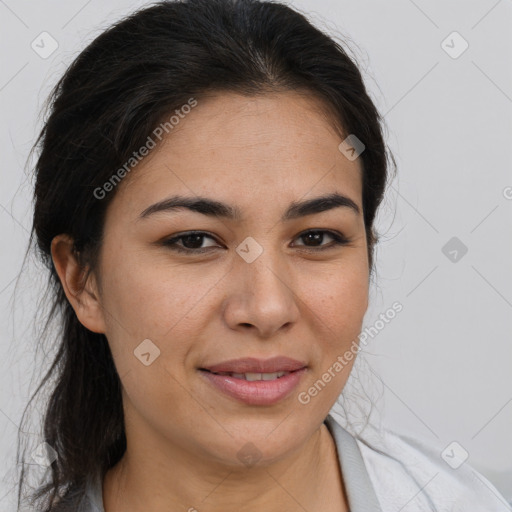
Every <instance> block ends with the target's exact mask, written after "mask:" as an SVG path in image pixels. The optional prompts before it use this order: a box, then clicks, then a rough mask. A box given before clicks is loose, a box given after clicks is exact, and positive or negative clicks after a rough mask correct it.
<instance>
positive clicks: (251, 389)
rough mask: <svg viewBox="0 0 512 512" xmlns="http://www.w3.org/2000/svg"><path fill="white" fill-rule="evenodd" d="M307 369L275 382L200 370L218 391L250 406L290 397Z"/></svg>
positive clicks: (272, 402) (267, 403)
mask: <svg viewBox="0 0 512 512" xmlns="http://www.w3.org/2000/svg"><path fill="white" fill-rule="evenodd" d="M306 370H307V368H301V369H300V370H296V371H294V372H291V373H289V374H288V375H285V376H284V377H280V378H278V379H274V380H257V381H248V380H245V379H237V378H235V377H231V376H230V375H216V374H215V373H211V372H208V371H205V370H200V372H201V374H203V375H204V376H205V378H206V379H208V381H209V382H210V383H211V384H213V385H214V386H215V387H216V388H217V389H219V390H220V391H222V392H223V393H225V394H226V395H229V396H231V397H233V398H236V399H237V400H240V401H241V402H244V403H246V404H249V405H272V404H275V403H277V402H279V401H280V400H283V399H284V398H285V397H286V396H288V395H289V394H290V393H291V392H292V391H293V390H294V389H295V388H296V387H297V386H298V384H299V381H300V379H301V377H302V375H303V374H304V373H305V372H306Z"/></svg>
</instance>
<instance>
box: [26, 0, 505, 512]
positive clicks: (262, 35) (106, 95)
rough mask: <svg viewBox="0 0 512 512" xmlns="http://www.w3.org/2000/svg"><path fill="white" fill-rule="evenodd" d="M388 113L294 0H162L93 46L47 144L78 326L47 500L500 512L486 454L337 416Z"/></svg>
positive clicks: (63, 266)
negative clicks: (449, 453)
mask: <svg viewBox="0 0 512 512" xmlns="http://www.w3.org/2000/svg"><path fill="white" fill-rule="evenodd" d="M380 122H381V119H380V116H379V114H378V112H377V110H376V108H375V106H374V105H373V103H372V101H371V100H370V98H369V96H368V95H367V93H366V90H365V87H364V84H363V81H362V78H361V75H360V72H359V70H358V69H357V66H356V65H355V64H354V63H353V62H352V61H351V59H350V58H349V57H348V56H347V55H346V53H345V51H344V50H343V48H342V47H341V46H340V45H339V44H337V43H336V42H334V41H333V40H332V39H331V38H329V37H328V36H327V35H325V34H323V33H322V32H320V31H319V30H318V29H316V28H314V27H313V26H312V25H311V24H310V23H309V22H308V21H307V20H306V18H304V17H303V16H302V15H300V14H299V13H297V12H295V11H294V10H292V9H290V8H289V7H287V6H284V5H281V4H278V3H270V2H264V1H250V0H239V1H237V2H234V1H230V0H188V1H183V2H179V3H178V2H161V3H158V4H156V5H154V6H151V7H148V8H146V9H143V10H141V11H139V12H136V13H134V14H133V15H131V16H130V17H128V18H127V19H124V20H122V21H121V22H119V23H117V24H116V25H115V26H113V27H112V28H110V29H109V30H107V31H106V32H104V33H103V34H102V35H100V36H99V37H98V38H97V39H96V40H95V41H93V42H92V43H91V44H90V45H89V46H88V47H87V48H86V49H85V50H84V51H83V52H82V53H81V54H80V55H79V56H78V58H77V59H76V60H75V62H73V64H72V65H71V66H70V67H69V69H68V70H67V72H66V74H65V75H64V76H63V78H62V79H61V80H60V81H59V83H58V84H57V86H56V88H55V90H54V92H53V95H52V103H51V112H50V115H49V117H48V119H47V122H46V124H45V126H44V129H43V131H42V133H41V135H40V138H39V141H38V142H39V146H40V155H39V159H38V162H37V167H36V188H35V211H34V226H33V233H34V235H35V240H36V242H37V246H38V248H39V250H40V253H41V256H42V258H43V260H44V261H45V262H46V263H47V265H48V268H49V271H50V280H51V285H52V286H53V290H54V292H55V307H54V310H53V312H54V313H61V314H62V334H61V339H60V350H59V351H58V354H57V357H56V360H55V362H54V364H53V366H52V367H51V369H50V372H49V373H48V375H47V378H49V377H50V376H53V377H55V375H57V380H56V385H55V387H54V389H53V390H52V394H51V399H50V401H49V404H48V408H47V411H46V415H45V424H44V440H45V443H46V444H45V445H44V447H45V449H47V455H48V456H49V455H50V454H52V455H53V456H52V457H51V460H50V461H48V462H51V465H50V466H49V467H50V468H51V474H50V475H49V477H50V478H48V480H47V481H46V482H45V485H43V486H41V487H40V489H39V492H38V493H37V494H35V495H34V497H33V498H34V499H33V500H32V501H33V503H34V504H36V506H37V510H44V511H52V512H55V511H62V510H66V511H68V510H69V511H71V510H73V511H75V510H80V511H87V512H93V511H94V512H96V511H100V512H103V511H104V512H120V511H122V512H135V511H151V512H159V511H169V510H173V511H174V510H188V511H194V510H198V511H202V510H205V511H206V510H208V511H217V510H219V511H220V510H222V511H225V510H239V511H240V510H242V511H259V510H261V511H263V510H264V511H265V512H272V511H277V510H288V511H299V510H301V511H304V510H308V511H315V510H323V511H324V512H342V511H343V512H345V511H348V510H350V511H351V512H362V511H365V512H372V511H373V512H377V511H389V510H404V511H405V510H410V511H412V510H418V511H420V510H421V511H423V510H425V511H426V510H471V511H472V512H476V511H484V510H485V511H486V512H490V511H501V510H503V503H501V502H500V501H499V500H498V499H497V498H496V496H495V495H494V494H493V492H496V495H497V491H495V489H494V488H493V487H492V486H491V484H490V483H488V482H487V481H486V480H485V479H484V478H483V477H482V476H481V475H478V474H476V473H475V472H474V471H473V470H472V469H471V468H469V466H467V465H466V464H464V465H462V466H461V467H459V468H458V469H457V471H454V470H452V469H450V468H449V467H448V466H447V465H446V464H445V463H444V461H442V459H441V458H440V456H439V454H438V452H437V451H435V450H434V449H433V448H430V447H426V446H423V445H422V444H421V443H418V442H416V441H414V440H412V439H406V438H405V437H400V436H397V435H393V434H391V433H387V432H381V433H379V435H378V436H377V437H376V438H375V440H374V442H373V443H366V442H363V440H362V439H359V438H358V437H356V436H354V435H352V434H350V433H349V431H348V430H345V429H344V428H343V427H342V426H341V424H340V423H339V422H338V420H337V419H336V418H335V417H334V416H333V415H331V414H330V410H331V408H332V406H333V405H334V403H335V402H336V399H337V398H338V396H339V395H340V393H341V392H342V390H343V388H344V386H345V383H346V381H347V379H348V376H349V374H350V371H351V369H352V367H353V364H354V360H355V357H354V356H355V354H356V353H357V349H356V350H353V348H352V347H354V341H355V340H357V339H358V336H359V334H360V331H361V325H362V321H363V317H364V314H365V312H366V310H367V307H368V289H369V284H370V279H371V276H372V275H373V268H374V261H373V252H374V248H375V244H376V242H377V235H376V233H375V232H374V229H373V223H374V219H375V215H376V212H377V208H378V206H379V205H380V203H381V200H382V198H383V195H384V192H385V186H386V181H387V179H388V161H389V156H390V155H389V153H388V151H387V149H386V146H385V144H384V141H383V137H382V131H381V125H380ZM356 347H357V343H356ZM350 354H352V356H350ZM21 488H22V487H21V486H20V489H21ZM20 502H21V500H20Z"/></svg>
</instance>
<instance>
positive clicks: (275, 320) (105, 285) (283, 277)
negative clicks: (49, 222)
mask: <svg viewBox="0 0 512 512" xmlns="http://www.w3.org/2000/svg"><path fill="white" fill-rule="evenodd" d="M347 135H348V134H347ZM341 142H342V139H341V138H340V137H339V136H338V135H337V134H336V132H335V130H334V129H333V128H332V127H331V124H330V123H329V122H328V121H327V120H326V118H325V117H324V116H323V115H322V110H321V106H320V104H318V103H317V102H316V101H315V100H314V99H312V98H311V97H309V98H307V97H306V96H302V95H299V94H297V93H281V94H274V95H264V96H259V97H243V96H239V95H235V94H231V93H226V94H222V95H217V96H213V97H210V98H207V99H206V98H203V99H201V98H198V104H197V106H196V107H195V108H194V109H192V111H191V112H190V113H189V114H187V115H186V117H185V118H184V119H182V120H181V121H180V123H179V125H178V126H176V127H175V128H174V129H173V130H172V131H171V133H170V134H169V135H168V136H167V137H166V138H165V139H164V140H163V141H162V143H160V144H159V145H158V146H157V147H156V148H155V149H153V150H152V153H150V155H149V157H148V158H146V159H145V160H143V161H142V162H141V163H139V164H138V165H137V166H136V168H134V170H133V171H132V172H131V174H130V175H128V176H127V177H126V178H125V179H124V181H123V182H122V183H121V184H120V185H119V186H118V190H117V191H116V192H115V194H116V195H115V197H114V199H113V201H112V203H111V205H110V206H109V208H108V211H107V216H106V221H105V229H104V242H103V245H102V248H101V253H100V259H99V276H100V277H99V280H100V283H101V286H100V289H99V294H98V297H99V300H100V302H101V315H102V318H101V322H100V323H102V325H103V326H104V332H105V334H106V336H107V338H108V342H109V344H110V346H111V350H112V353H113V357H114V361H115V364H116V367H117V370H118V373H119V375H120V378H121V381H122V385H123V405H124V409H125V418H126V428H127V432H129V436H130V439H131V441H132V444H131V446H134V444H133V440H134V439H139V440H140V448H139V449H140V450H141V452H140V453H141V455H142V454H143V453H145V452H144V450H147V452H148V453H149V452H151V450H153V451H154V452H158V453H161V454H162V455H163V454H164V453H165V452H166V451H167V450H169V453H173V455H174V456H176V453H182V454H184V455H188V456H193V457H200V458H201V460H202V461H203V463H204V462H205V461H206V460H210V461H212V462H215V463H221V464H224V465H226V464H227V465H234V464H237V465H240V464H241V460H242V458H241V457H242V456H245V457H248V458H251V457H252V458H253V459H259V460H260V463H270V462H273V461H277V460H278V459H280V458H284V457H285V456H286V455H287V454H291V453H292V452H293V451H294V450H296V449H298V448H299V447H300V445H301V444H302V443H304V442H305V441H306V440H307V439H308V438H309V437H310V436H311V435H312V434H313V433H314V432H315V431H316V430H317V429H318V427H319V426H320V425H321V423H322V421H323V420H324V418H325V416H326V415H327V413H328V411H329V409H330V408H331V407H332V405H333V404H334V402H335V400H336V398H337V397H338V395H339V393H340V392H341V390H342V389H343V386H344V384H345V382H346V380H347V378H348V375H349V372H350V369H351V366H352V363H353V360H352V361H349V362H348V364H345V366H344V367H343V369H342V370H340V369H339V366H336V368H337V370H334V369H333V368H334V367H335V363H336V362H337V361H338V362H339V359H338V358H339V356H343V354H344V353H345V351H347V350H349V349H350V347H351V346H352V347H353V346H354V345H353V341H354V340H357V336H358V334H359V333H360V331H361V326H362V320H363V316H364V314H365V312H366V309H367V306H368V279H369V274H368V270H369V269H368V259H367V245H366V236H365V226H364V221H363V211H362V183H361V181H362V180H361V178H362V176H361V172H362V171H361V166H360V165H361V164H360V158H358V159H356V160H349V159H348V158H347V157H346V156H345V155H344V154H343V153H342V152H341V151H340V150H339V149H338V146H339V144H340V143H341ZM332 194H339V195H341V196H346V197H347V198H349V199H350V200H352V201H353V203H355V205H356V206H357V208H358V209H359V213H357V211H356V209H354V208H351V207H349V206H343V205H342V206H339V203H338V205H334V206H333V203H330V202H327V201H326V202H324V203H318V204H316V206H315V207H314V208H311V209H309V210H308V209H307V208H305V209H301V208H300V207H299V206H298V205H300V204H302V203H307V202H308V201H311V200H314V199H317V198H320V197H323V196H329V195H332ZM176 196H180V197H181V198H185V199H187V200H190V201H196V200H198V199H199V197H201V198H202V199H204V200H207V201H214V202H215V203H216V205H219V204H222V205H224V206H223V207H222V208H218V206H216V207H215V208H213V207H205V206H204V204H203V207H202V208H199V209H200V210H201V211H194V210H192V209H188V208H184V207H180V208H171V207H168V208H166V204H165V201H167V200H169V199H170V198H176ZM154 205H159V206H158V207H154ZM167 206H169V204H168V205H167ZM152 207H153V208H152ZM290 208H291V210H290ZM235 209H236V210H237V213H238V215H236V216H235V215H233V216H231V215H228V214H227V213H228V212H229V211H232V210H235ZM143 212H145V214H144V213H143ZM190 231H200V232H201V236H195V237H194V236H189V237H188V238H187V237H186V236H184V237H182V238H181V239H178V240H177V241H175V244H174V245H171V244H170V243H167V242H166V241H168V240H170V239H172V238H174V237H176V236H178V235H186V233H187V232H190ZM308 231H313V233H310V234H307V233H306V232H308ZM314 231H317V233H314ZM330 233H333V234H334V236H336V234H338V235H340V236H342V237H345V238H346V239H348V242H347V243H346V244H344V245H343V244H339V245H336V244H335V238H333V236H332V235H331V234H330ZM180 248H181V249H183V251H184V252H181V251H179V250H178V249H180ZM187 249H188V250H187ZM185 251H186V252H185ZM141 344H142V345H141ZM276 356H284V357H288V358H292V359H293V360H295V361H296V362H298V363H300V364H299V367H305V369H303V370H301V371H300V372H297V374H287V375H288V376H285V377H284V378H283V379H284V380H283V381H282V382H283V383H284V384H281V383H278V382H277V381H275V380H273V381H271V380H269V381H264V382H261V381H260V382H251V381H249V382H248V381H246V380H245V379H243V378H242V379H243V382H242V379H240V378H239V377H240V376H238V377H233V376H229V375H228V376H224V377H222V376H212V373H211V372H208V371H206V369H207V368H212V367H213V366H214V365H219V364H220V363H223V362H226V361H232V360H235V359H241V358H255V359H260V360H268V359H270V358H274V357H276ZM282 366H283V365H279V364H278V368H276V370H279V368H280V367H282ZM230 368H231V369H232V371H234V372H235V373H239V372H237V371H236V369H239V370H240V369H241V371H240V373H244V368H245V367H244V368H240V367H237V366H236V365H235V367H230ZM247 368H249V367H247ZM233 369H234V370H233ZM263 369H267V370H268V368H263ZM283 371H284V367H283ZM251 373H258V372H257V371H254V368H253V371H252V372H251ZM263 373H269V372H263ZM326 373H329V374H330V376H331V378H330V379H328V377H325V374H326ZM323 376H324V377H323ZM249 377H251V376H249ZM253 377H254V376H253ZM265 377H267V378H269V379H271V378H274V377H275V376H272V375H265ZM256 378H261V377H260V376H256ZM319 380H321V381H322V383H321V384H320V385H319V384H318V383H317V387H316V393H315V390H313V391H311V392H309V391H308V390H309V389H310V388H312V387H313V386H314V384H315V382H317V381H319ZM215 383H218V384H215ZM263 387H265V388H266V389H265V390H263ZM308 397H309V399H308ZM246 443H252V445H248V444H246ZM247 451H249V452H250V453H249V454H247ZM251 451H252V452H251ZM169 453H168V454H167V455H169Z"/></svg>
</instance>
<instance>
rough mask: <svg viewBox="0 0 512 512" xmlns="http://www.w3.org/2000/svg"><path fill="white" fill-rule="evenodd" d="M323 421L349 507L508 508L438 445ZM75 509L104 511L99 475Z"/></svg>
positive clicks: (444, 511) (384, 510)
mask: <svg viewBox="0 0 512 512" xmlns="http://www.w3.org/2000/svg"><path fill="white" fill-rule="evenodd" d="M325 423H326V425H327V427H328V429H329V431H330V432H331V435H332V436H333V439H334V441H335V444H336V449H337V452H338V460H339V463H340V468H341V473H342V477H343V481H344V483H345V488H346V491H347V498H348V502H349V507H350V512H432V511H435V512H512V507H511V506H510V504H507V502H506V500H505V498H503V496H502V495H501V494H500V493H499V492H498V490H497V489H496V488H495V487H494V486H493V485H492V484H491V483H490V482H489V481H488V480H487V479H486V478H485V477H484V476H482V475H481V474H479V473H478V472H477V471H475V470H474V469H473V468H472V467H471V466H469V465H468V464H467V463H466V462H464V463H463V464H462V465H460V466H459V467H458V468H457V469H453V468H452V467H450V465H448V463H447V462H445V460H444V459H443V458H442V457H441V451H442V448H440V447H436V446H433V445H428V444H426V443H425V442H424V441H420V440H418V439H414V438H412V437H408V436H405V435H403V434H397V433H393V432H391V431H390V430H386V429H380V430H378V431H377V430H374V431H373V432H372V430H371V429H372V427H371V426H369V427H367V428H368V429H369V430H368V431H367V432H370V435H365V438H364V439H362V438H361V437H360V436H355V435H353V434H351V433H349V432H348V430H346V429H345V428H343V427H342V425H341V424H340V422H339V421H338V420H337V419H335V416H334V415H332V414H329V415H328V416H327V418H326V420H325ZM370 438H371V441H370V440H369V439H370ZM454 465H455V464H454ZM76 510H78V511H79V512H105V510H104V508H103V499H102V488H101V479H100V477H99V475H96V477H95V478H92V479H91V480H90V481H89V483H88V486H87V489H86V499H85V502H83V503H82V504H81V505H79V506H78V507H76ZM312 512H315V511H312Z"/></svg>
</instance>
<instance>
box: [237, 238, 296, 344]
mask: <svg viewBox="0 0 512 512" xmlns="http://www.w3.org/2000/svg"><path fill="white" fill-rule="evenodd" d="M269 239H270V237H267V238H266V240H267V243H265V242H261V243H260V242H258V241H257V240H256V239H254V238H252V237H247V238H246V239H245V240H244V241H243V242H242V243H240V244H239V246H238V247H237V249H236V252H237V253H238V258H239V259H238V260H237V261H236V262H235V265H234V267H233V269H232V271H233V272H234V275H233V278H234V281H233V282H234V283H236V284H235V285H234V286H235V290H236V291H235V292H234V295H236V296H238V298H239V299H240V298H241V297H243V299H242V300H237V301H236V303H237V305H236V307H235V309H232V310H231V311H232V312H233V311H236V313H234V315H232V316H230V321H231V322H232V323H233V322H234V323H236V324H240V323H243V324H251V325H253V326H255V327H256V328H258V329H259V330H260V331H261V332H262V333H266V334H270V333H271V332H273V331H275V330H277V329H279V328H280V327H281V326H282V325H284V324H288V323H290V322H294V321H295V320H296V319H297V317H298V307H297V304H296V299H295V294H294V293H293V276H292V275H291V273H290V272H289V270H288V269H289V267H288V265H287V264H286V262H285V259H284V257H283V255H282V254H280V249H279V248H278V247H273V246H271V244H270V242H268V240H269ZM232 327H234V325H232Z"/></svg>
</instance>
